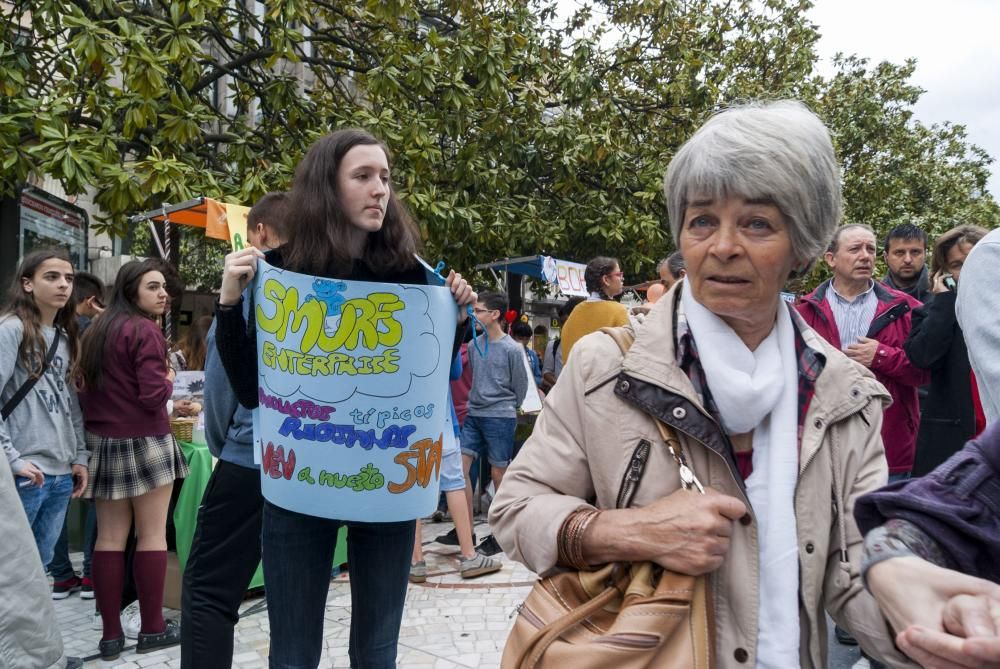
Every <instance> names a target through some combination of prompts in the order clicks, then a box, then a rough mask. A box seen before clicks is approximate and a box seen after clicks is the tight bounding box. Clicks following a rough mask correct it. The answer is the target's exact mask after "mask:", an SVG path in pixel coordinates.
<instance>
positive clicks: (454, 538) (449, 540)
mask: <svg viewBox="0 0 1000 669" xmlns="http://www.w3.org/2000/svg"><path fill="white" fill-rule="evenodd" d="M434 541H436V542H438V543H439V544H444V545H445V546H458V530H456V529H455V528H454V527H453V528H451V529H450V530H449V531H447V532H445V533H444V534H442V535H441V536H439V537H438V538H437V539H435V540H434ZM472 543H473V544H475V543H476V533H475V532H473V533H472Z"/></svg>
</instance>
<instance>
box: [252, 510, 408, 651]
mask: <svg viewBox="0 0 1000 669" xmlns="http://www.w3.org/2000/svg"><path fill="white" fill-rule="evenodd" d="M341 525H347V527H348V540H347V559H348V564H349V565H350V571H351V636H350V639H351V640H350V647H349V651H348V653H349V656H350V660H351V667H353V668H354V669H392V668H393V667H395V666H396V645H397V643H398V642H399V626H400V624H401V623H402V620H403V604H404V602H405V601H406V587H407V583H408V577H409V573H410V555H411V553H412V552H413V535H414V528H415V522H414V521H412V520H408V521H403V522H397V523H357V522H347V521H342V520H330V519H328V518H317V517H315V516H307V515H305V514H301V513H296V512H294V511H288V510H286V509H282V508H281V507H278V506H275V505H273V504H271V503H270V502H264V518H263V523H262V532H261V549H262V554H263V560H264V580H265V588H266V590H267V616H268V620H269V621H270V623H271V653H270V657H269V666H270V667H271V669H315V668H316V667H318V666H319V662H320V655H321V653H322V650H323V620H324V614H325V611H326V597H327V593H328V591H329V589H330V566H331V565H332V564H333V551H334V548H335V547H336V542H337V532H338V531H339V529H340V526H341Z"/></svg>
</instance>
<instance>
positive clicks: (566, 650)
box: [500, 328, 714, 669]
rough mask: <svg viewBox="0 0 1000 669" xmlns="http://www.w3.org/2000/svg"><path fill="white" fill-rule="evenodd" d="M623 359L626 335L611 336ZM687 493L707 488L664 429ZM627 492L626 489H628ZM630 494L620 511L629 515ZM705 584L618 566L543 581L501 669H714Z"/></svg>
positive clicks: (521, 616)
mask: <svg viewBox="0 0 1000 669" xmlns="http://www.w3.org/2000/svg"><path fill="white" fill-rule="evenodd" d="M604 331H605V332H606V333H607V334H609V335H611V336H612V337H613V338H614V339H615V341H616V342H617V343H618V345H619V347H621V348H622V351H623V352H624V351H627V350H628V347H629V345H631V343H632V342H631V336H629V335H630V333H628V332H627V331H625V330H624V329H623V328H614V329H611V328H607V329H605V330H604ZM657 425H658V427H659V429H660V433H661V435H662V436H663V439H664V441H665V442H666V443H667V448H668V449H669V450H670V454H671V456H672V457H673V459H674V460H675V462H677V465H678V467H679V468H680V472H681V481H682V482H683V484H684V487H685V488H689V489H695V490H700V491H701V492H704V491H703V490H702V489H701V484H700V483H699V482H698V480H697V478H696V477H695V476H694V472H692V471H691V468H690V467H689V466H688V463H687V460H686V458H685V457H684V453H683V451H682V450H681V445H680V442H679V441H678V440H677V439H676V437H675V435H674V434H673V433H672V432H671V430H670V428H669V427H667V426H666V425H664V424H663V423H661V422H659V421H657ZM623 487H624V484H623ZM630 488H631V490H630V492H631V494H628V493H627V492H625V491H624V490H623V494H625V495H627V499H622V497H623V495H622V494H620V495H619V497H618V499H622V503H621V504H620V507H627V506H628V505H629V504H630V503H631V501H632V500H631V497H632V496H633V495H634V494H635V490H636V488H637V486H635V485H632V486H631V487H630ZM709 602H710V597H709V593H708V585H707V583H706V578H705V577H704V576H697V577H696V576H687V575H684V574H678V573H675V572H672V571H669V570H666V569H663V568H662V567H660V566H658V565H655V564H653V563H651V562H640V563H632V564H627V563H615V564H609V565H606V566H604V567H602V568H601V569H598V570H595V571H567V572H563V573H559V574H556V575H554V576H549V577H547V578H543V579H541V580H539V581H538V582H537V583H536V584H535V586H534V587H533V588H532V590H531V592H530V593H529V594H528V597H527V599H525V600H524V603H523V604H521V606H520V607H518V616H517V620H515V622H514V627H513V629H512V630H511V633H510V636H509V637H508V638H507V644H506V646H505V647H504V653H503V659H502V661H501V663H500V667H501V669H549V668H551V669H568V668H570V667H571V668H572V669H599V668H600V669H640V668H641V667H657V668H660V667H662V668H664V669H710V667H712V666H713V662H712V654H713V652H714V621H713V619H712V611H711V607H710V604H709Z"/></svg>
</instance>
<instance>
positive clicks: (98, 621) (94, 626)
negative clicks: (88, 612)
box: [90, 611, 104, 631]
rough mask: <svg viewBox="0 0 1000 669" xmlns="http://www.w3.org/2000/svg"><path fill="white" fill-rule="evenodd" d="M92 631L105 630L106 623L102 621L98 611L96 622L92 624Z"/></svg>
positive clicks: (95, 616) (95, 614) (95, 615)
mask: <svg viewBox="0 0 1000 669" xmlns="http://www.w3.org/2000/svg"><path fill="white" fill-rule="evenodd" d="M90 629H95V630H97V631H100V630H103V629H104V621H103V620H101V614H100V613H98V612H97V611H95V612H94V620H93V621H91V623H90Z"/></svg>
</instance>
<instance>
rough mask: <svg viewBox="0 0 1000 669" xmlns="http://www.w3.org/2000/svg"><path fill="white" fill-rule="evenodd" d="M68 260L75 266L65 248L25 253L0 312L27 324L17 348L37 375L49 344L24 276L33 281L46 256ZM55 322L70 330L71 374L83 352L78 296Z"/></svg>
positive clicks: (19, 354) (24, 364)
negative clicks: (79, 355) (77, 306)
mask: <svg viewBox="0 0 1000 669" xmlns="http://www.w3.org/2000/svg"><path fill="white" fill-rule="evenodd" d="M53 258H54V259H56V260H65V261H66V262H67V263H69V265H70V267H72V266H73V263H72V261H70V259H69V254H68V253H66V251H64V250H63V249H40V250H38V251H32V252H31V253H29V254H28V255H26V256H24V259H22V260H21V264H20V265H18V266H17V272H15V273H14V280H13V281H11V284H10V289H9V290H8V291H7V300H6V304H5V306H4V308H3V311H2V312H0V318H4V317H7V316H15V317H17V318H19V319H20V320H21V325H22V326H23V328H24V331H23V334H22V335H21V344H20V345H19V346H18V348H17V356H18V359H19V360H20V362H21V366H22V367H24V368H25V369H26V370H28V374H29V375H30V376H31V377H33V378H37V377H39V376H41V375H42V372H43V371H44V367H45V354H46V353H48V347H47V346H46V345H45V334H44V333H43V332H42V312H41V311H40V310H39V309H38V305H37V304H35V295H34V293H29V292H27V291H25V290H24V280H25V279H28V280H29V281H33V280H34V279H35V273H36V272H38V268H39V267H41V266H42V263H43V262H45V261H46V260H52V259H53ZM53 325H54V326H55V327H57V328H60V329H61V330H62V331H63V332H64V333H65V334H66V340H67V341H66V343H67V344H68V345H69V360H68V361H67V364H66V372H67V374H69V373H71V370H72V369H73V365H74V363H75V362H76V358H77V353H78V352H79V341H78V340H79V337H78V334H79V330H78V328H77V324H76V300H75V299H74V298H73V295H72V294H71V295H70V298H69V301H68V302H67V303H66V306H64V307H62V308H61V309H60V310H59V311H57V312H56V318H55V322H54V323H53Z"/></svg>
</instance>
